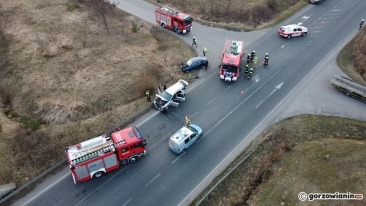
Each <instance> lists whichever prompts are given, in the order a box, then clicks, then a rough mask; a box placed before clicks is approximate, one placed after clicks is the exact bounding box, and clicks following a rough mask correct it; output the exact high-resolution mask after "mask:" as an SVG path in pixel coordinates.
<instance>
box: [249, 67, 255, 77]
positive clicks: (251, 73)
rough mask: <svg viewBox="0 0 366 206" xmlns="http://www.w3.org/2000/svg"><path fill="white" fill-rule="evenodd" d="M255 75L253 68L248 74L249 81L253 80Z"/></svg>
mask: <svg viewBox="0 0 366 206" xmlns="http://www.w3.org/2000/svg"><path fill="white" fill-rule="evenodd" d="M253 73H254V70H253V68H252V67H250V69H249V72H248V79H251V78H252V76H253Z"/></svg>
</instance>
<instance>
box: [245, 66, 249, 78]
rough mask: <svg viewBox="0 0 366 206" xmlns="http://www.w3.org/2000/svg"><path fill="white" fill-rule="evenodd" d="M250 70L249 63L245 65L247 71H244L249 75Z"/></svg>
mask: <svg viewBox="0 0 366 206" xmlns="http://www.w3.org/2000/svg"><path fill="white" fill-rule="evenodd" d="M248 72H249V64H246V65H245V71H244V75H245V76H248Z"/></svg>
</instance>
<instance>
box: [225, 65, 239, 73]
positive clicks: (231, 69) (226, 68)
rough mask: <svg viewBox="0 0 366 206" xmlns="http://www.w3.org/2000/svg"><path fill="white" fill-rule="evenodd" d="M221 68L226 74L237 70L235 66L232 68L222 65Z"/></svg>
mask: <svg viewBox="0 0 366 206" xmlns="http://www.w3.org/2000/svg"><path fill="white" fill-rule="evenodd" d="M222 68H223V69H224V71H227V72H237V71H238V68H237V67H236V66H232V65H223V66H222Z"/></svg>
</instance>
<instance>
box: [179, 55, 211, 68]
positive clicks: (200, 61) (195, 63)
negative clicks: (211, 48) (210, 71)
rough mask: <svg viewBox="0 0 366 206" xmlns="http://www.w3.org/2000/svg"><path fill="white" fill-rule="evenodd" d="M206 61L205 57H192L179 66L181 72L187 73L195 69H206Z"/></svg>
mask: <svg viewBox="0 0 366 206" xmlns="http://www.w3.org/2000/svg"><path fill="white" fill-rule="evenodd" d="M207 66H208V60H207V58H206V57H193V58H192V59H190V60H188V61H187V62H185V63H184V62H183V63H182V65H181V70H182V72H188V71H192V70H196V69H201V68H207Z"/></svg>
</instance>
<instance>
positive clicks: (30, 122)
mask: <svg viewBox="0 0 366 206" xmlns="http://www.w3.org/2000/svg"><path fill="white" fill-rule="evenodd" d="M20 123H22V124H24V126H26V127H28V128H30V129H32V130H33V131H36V130H37V129H39V128H40V126H41V124H40V123H39V122H38V120H36V119H33V118H26V117H22V118H21V119H20Z"/></svg>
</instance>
